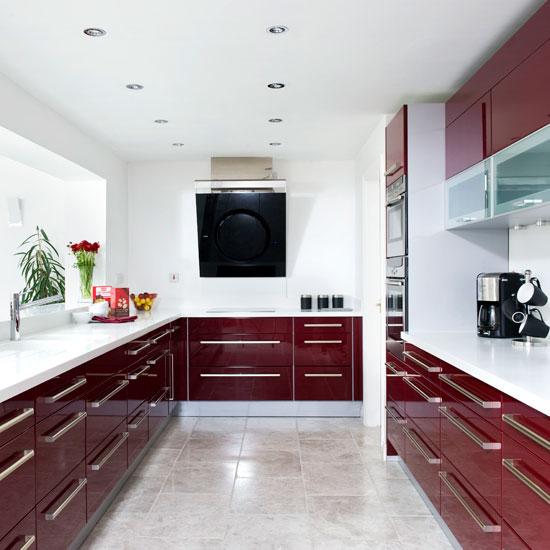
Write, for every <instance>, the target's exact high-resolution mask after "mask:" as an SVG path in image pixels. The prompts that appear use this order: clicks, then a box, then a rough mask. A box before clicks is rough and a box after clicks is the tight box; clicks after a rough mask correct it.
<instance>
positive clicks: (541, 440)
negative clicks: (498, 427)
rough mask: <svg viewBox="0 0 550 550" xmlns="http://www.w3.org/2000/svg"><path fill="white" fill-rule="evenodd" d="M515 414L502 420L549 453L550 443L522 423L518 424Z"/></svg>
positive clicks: (504, 415) (503, 417) (507, 415)
mask: <svg viewBox="0 0 550 550" xmlns="http://www.w3.org/2000/svg"><path fill="white" fill-rule="evenodd" d="M516 416H518V415H515V414H503V415H502V420H504V422H506V424H508V425H509V426H512V428H514V429H515V430H517V431H518V432H519V433H521V434H522V435H524V436H525V437H528V438H529V439H530V440H531V441H534V442H535V443H536V444H537V445H540V446H541V447H542V448H543V449H546V450H547V451H550V441H548V439H546V438H545V437H542V435H540V434H538V433H537V432H535V431H534V430H532V429H531V428H528V427H527V426H525V425H524V424H522V423H521V422H518V421H517V420H516Z"/></svg>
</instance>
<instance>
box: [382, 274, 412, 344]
mask: <svg viewBox="0 0 550 550" xmlns="http://www.w3.org/2000/svg"><path fill="white" fill-rule="evenodd" d="M406 302H407V288H406V284H405V279H386V341H387V342H388V343H391V342H400V341H401V332H402V331H404V330H406V311H405V308H406Z"/></svg>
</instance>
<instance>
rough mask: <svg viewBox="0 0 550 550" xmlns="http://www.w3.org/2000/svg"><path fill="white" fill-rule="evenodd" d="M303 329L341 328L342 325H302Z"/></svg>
mask: <svg viewBox="0 0 550 550" xmlns="http://www.w3.org/2000/svg"><path fill="white" fill-rule="evenodd" d="M304 327H305V328H342V323H304Z"/></svg>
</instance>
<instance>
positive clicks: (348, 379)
mask: <svg viewBox="0 0 550 550" xmlns="http://www.w3.org/2000/svg"><path fill="white" fill-rule="evenodd" d="M294 384H295V395H294V399H295V400H296V401H351V398H352V391H351V390H352V372H351V369H350V368H348V367H337V366H334V367H298V366H297V367H296V368H295V369H294Z"/></svg>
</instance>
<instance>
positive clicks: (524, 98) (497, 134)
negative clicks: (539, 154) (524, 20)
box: [492, 42, 550, 152]
mask: <svg viewBox="0 0 550 550" xmlns="http://www.w3.org/2000/svg"><path fill="white" fill-rule="evenodd" d="M492 108H493V112H492V136H493V152H496V151H500V150H501V149H504V148H505V147H508V145H510V144H512V143H514V142H516V141H518V140H519V139H521V138H523V137H525V136H527V135H529V134H530V133H532V132H534V131H535V130H538V129H539V128H541V127H542V126H545V125H546V124H548V123H549V122H550V42H547V43H546V44H545V45H544V46H542V47H541V48H540V49H539V50H537V51H536V52H535V53H534V54H533V55H531V57H529V58H528V59H527V60H526V61H525V62H524V63H522V64H521V65H520V66H519V67H517V68H516V69H515V70H514V71H512V72H511V73H510V74H509V75H508V76H507V77H506V78H504V79H503V80H502V81H501V82H499V83H498V84H497V85H496V86H495V87H494V88H493V90H492Z"/></svg>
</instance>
